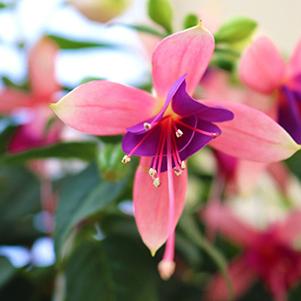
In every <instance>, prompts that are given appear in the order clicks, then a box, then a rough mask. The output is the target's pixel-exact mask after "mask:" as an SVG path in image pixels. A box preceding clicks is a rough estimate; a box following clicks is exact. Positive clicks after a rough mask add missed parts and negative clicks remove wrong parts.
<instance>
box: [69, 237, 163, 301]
mask: <svg viewBox="0 0 301 301" xmlns="http://www.w3.org/2000/svg"><path fill="white" fill-rule="evenodd" d="M66 280H67V281H66V282H67V285H66V298H65V299H66V301H82V300H85V301H102V300H105V301H119V300H120V301H141V300H143V301H158V296H157V291H156V286H155V284H156V280H157V276H156V272H155V269H154V265H152V259H151V257H150V255H149V253H148V252H147V250H146V248H143V246H142V245H141V244H137V243H136V242H135V241H133V240H131V239H125V238H123V237H118V236H116V237H109V238H106V239H104V240H103V241H100V242H99V241H86V242H84V243H82V244H81V245H80V246H79V247H78V248H77V249H76V251H75V252H74V253H73V255H72V256H71V257H70V260H69V261H68V262H67V265H66Z"/></svg>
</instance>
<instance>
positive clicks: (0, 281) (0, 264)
mask: <svg viewBox="0 0 301 301" xmlns="http://www.w3.org/2000/svg"><path fill="white" fill-rule="evenodd" d="M0 271H1V273H0V287H2V286H3V285H5V284H6V283H7V282H8V281H9V280H10V279H11V278H12V277H13V275H14V274H15V273H16V271H17V270H16V269H15V268H14V267H13V266H12V264H11V263H10V262H9V261H8V259H7V258H5V257H0Z"/></svg>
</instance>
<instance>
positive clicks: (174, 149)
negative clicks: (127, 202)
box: [52, 24, 299, 278]
mask: <svg viewBox="0 0 301 301" xmlns="http://www.w3.org/2000/svg"><path fill="white" fill-rule="evenodd" d="M213 50H214V39H213V37H212V35H211V34H210V33H209V32H208V31H207V30H206V29H205V28H204V27H203V26H202V25H201V24H200V25H198V26H196V27H193V28H190V29H189V30H185V31H182V32H178V33H176V34H173V35H171V36H169V37H167V38H165V39H163V40H162V41H161V42H160V43H159V44H158V46H157V48H156V50H155V51H154V53H153V57H152V67H153V69H152V74H153V86H154V90H155V93H154V96H152V95H150V94H148V93H146V92H144V91H141V90H138V89H135V88H131V87H127V86H123V85H120V84H117V83H113V82H109V81H92V82H89V83H86V84H83V85H81V86H79V87H78V88H76V89H75V90H73V91H72V92H70V93H69V94H67V95H66V96H65V97H63V99H62V100H60V101H59V102H58V103H57V104H54V105H52V108H53V110H54V111H55V113H56V114H57V115H58V116H59V117H60V118H61V119H62V120H63V121H64V122H65V123H66V124H67V125H69V126H71V127H73V128H75V129H77V130H80V131H82V132H85V133H89V134H94V135H117V134H125V135H124V138H123V142H122V147H123V150H124V152H125V153H126V155H125V157H124V158H123V160H122V161H123V163H128V162H130V160H131V157H132V156H138V157H141V162H140V165H139V167H138V170H137V172H136V176H135V183H134V195H133V199H134V209H135V219H136V223H137V226H138V230H139V232H140V235H141V237H142V239H143V241H144V243H145V244H146V246H147V247H148V248H149V249H150V250H151V252H152V254H154V253H155V252H156V250H157V249H158V248H160V247H161V246H162V245H163V244H164V243H165V242H166V240H168V241H167V246H166V251H165V254H164V258H163V261H162V262H161V264H160V266H159V269H160V272H161V275H162V276H163V277H164V278H168V277H169V276H170V275H171V274H172V272H173V270H174V262H173V253H174V230H175V227H176V224H177V222H178V219H179V217H180V215H181V213H182V210H183V207H184V200H185V194H186V186H187V172H186V168H185V167H186V164H185V160H186V159H188V158H189V156H191V155H192V154H193V153H195V152H197V151H198V150H200V149H201V148H203V147H204V146H205V145H207V144H208V143H214V146H215V147H217V148H220V149H223V150H224V151H225V152H229V153H230V154H232V155H236V156H238V157H246V158H249V159H253V160H258V161H277V160H282V159H283V158H287V157H289V156H291V155H292V154H293V153H294V152H295V151H296V150H298V149H299V146H298V145H297V144H296V143H295V142H294V141H293V139H291V138H290V136H289V135H288V134H287V133H286V132H285V131H284V130H283V129H282V128H281V127H280V126H279V125H277V124H276V123H275V122H274V121H273V120H272V119H270V118H269V117H268V116H266V115H265V114H263V113H261V112H259V111H257V110H254V109H251V108H249V107H247V106H244V105H239V104H233V103H228V102H225V103H220V102H213V101H208V102H205V101H204V102H201V101H199V100H195V99H194V98H193V97H192V95H193V92H194V90H195V88H196V87H197V86H198V84H199V81H200V79H201V77H202V75H203V74H204V72H205V70H206V68H207V66H208V64H209V61H210V58H211V56H212V53H213ZM221 104H222V105H223V106H224V107H225V108H222V107H221ZM233 113H234V115H235V118H234V119H233ZM232 119H233V120H232ZM231 120H232V121H231ZM254 124H256V125H257V126H254Z"/></svg>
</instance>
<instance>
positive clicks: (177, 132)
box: [176, 129, 183, 138]
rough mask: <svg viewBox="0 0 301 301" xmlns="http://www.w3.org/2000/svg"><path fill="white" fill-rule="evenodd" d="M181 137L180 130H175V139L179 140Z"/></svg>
mask: <svg viewBox="0 0 301 301" xmlns="http://www.w3.org/2000/svg"><path fill="white" fill-rule="evenodd" d="M182 136H183V132H182V131H181V130H180V129H177V130H176V137H177V138H180V137H182Z"/></svg>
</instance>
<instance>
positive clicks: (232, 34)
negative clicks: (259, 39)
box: [214, 17, 257, 44]
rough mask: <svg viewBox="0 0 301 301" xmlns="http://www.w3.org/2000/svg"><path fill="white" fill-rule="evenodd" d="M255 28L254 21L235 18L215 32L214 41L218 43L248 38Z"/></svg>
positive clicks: (234, 41)
mask: <svg viewBox="0 0 301 301" xmlns="http://www.w3.org/2000/svg"><path fill="white" fill-rule="evenodd" d="M256 28H257V23H256V21H254V20H252V19H249V18H245V17H241V18H235V19H233V20H231V21H229V22H227V23H225V24H224V25H222V26H221V28H220V29H219V30H218V31H217V32H216V33H215V35H214V37H215V41H216V43H217V44H219V43H237V42H240V41H242V40H246V39H248V38H249V37H250V36H251V35H252V34H253V32H254V31H255V29H256Z"/></svg>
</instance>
